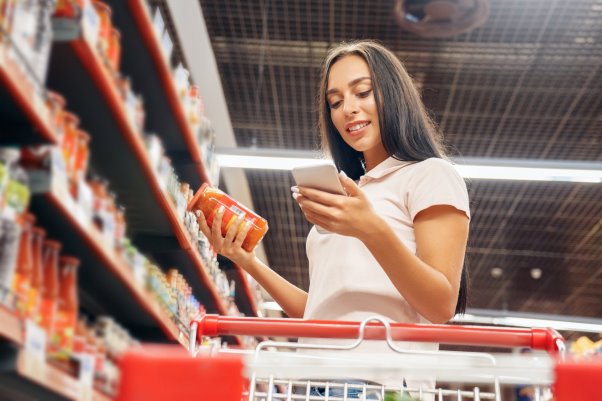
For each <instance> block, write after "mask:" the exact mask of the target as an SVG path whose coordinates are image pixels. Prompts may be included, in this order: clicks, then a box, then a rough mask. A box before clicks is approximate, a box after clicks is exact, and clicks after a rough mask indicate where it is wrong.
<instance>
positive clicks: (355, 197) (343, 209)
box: [291, 173, 380, 238]
mask: <svg viewBox="0 0 602 401" xmlns="http://www.w3.org/2000/svg"><path fill="white" fill-rule="evenodd" d="M339 180H340V181H341V184H342V185H343V188H344V189H345V192H347V196H345V195H336V194H331V193H329V192H324V191H320V190H318V189H313V188H308V187H292V188H291V190H292V191H293V198H295V200H296V201H297V203H298V204H299V206H300V207H301V211H302V212H303V214H304V215H305V218H306V219H307V220H308V221H309V222H310V223H312V224H315V225H318V226H320V227H322V228H324V229H325V230H328V231H330V232H333V233H336V234H340V235H347V236H351V237H356V238H360V237H361V236H364V235H369V233H370V231H371V230H372V227H373V226H374V223H375V222H376V221H378V220H380V218H379V217H378V216H377V215H376V213H375V212H374V209H373V207H372V204H370V201H369V200H368V198H366V196H365V195H364V193H363V192H362V190H361V189H360V188H359V187H358V186H357V184H356V183H355V182H354V181H353V180H352V179H351V178H349V177H347V176H346V175H345V173H341V174H339Z"/></svg>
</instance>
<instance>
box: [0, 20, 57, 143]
mask: <svg viewBox="0 0 602 401" xmlns="http://www.w3.org/2000/svg"><path fill="white" fill-rule="evenodd" d="M18 57H19V54H18V52H17V51H15V49H14V47H12V45H11V44H10V42H9V41H8V38H6V37H5V36H4V34H3V33H2V32H1V31H0V121H1V122H2V136H1V140H0V144H18V145H28V144H35V143H40V142H51V143H55V142H56V141H57V138H56V136H55V135H54V131H53V128H52V124H51V123H50V112H49V111H48V109H47V108H46V106H45V103H44V98H43V93H42V89H39V88H36V87H35V86H34V85H32V84H31V83H30V82H29V81H28V79H27V78H26V76H25V74H24V73H23V72H22V71H21V68H20V67H19V64H18V62H17V61H16V60H17V59H18ZM21 64H23V62H21Z"/></svg>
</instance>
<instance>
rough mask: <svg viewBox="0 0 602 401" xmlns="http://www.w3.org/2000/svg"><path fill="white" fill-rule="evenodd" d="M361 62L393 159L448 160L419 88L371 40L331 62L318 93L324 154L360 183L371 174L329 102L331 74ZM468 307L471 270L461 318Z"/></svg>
mask: <svg viewBox="0 0 602 401" xmlns="http://www.w3.org/2000/svg"><path fill="white" fill-rule="evenodd" d="M349 55H356V56H359V57H361V58H362V59H363V60H364V61H365V62H366V64H368V68H369V70H370V77H371V80H372V89H373V91H374V99H375V101H376V108H377V110H378V120H379V129H380V135H381V140H382V143H383V146H384V148H385V150H386V151H387V154H389V156H392V157H394V158H395V159H398V160H403V161H416V162H418V161H423V160H426V159H428V158H431V157H438V158H442V159H447V157H446V155H445V149H444V146H443V141H442V136H441V134H440V132H439V130H438V129H437V126H436V125H435V123H434V122H433V120H432V119H431V118H430V116H429V114H428V113H427V110H426V108H425V106H424V104H423V102H422V99H421V98H420V94H419V92H418V90H417V89H416V86H415V85H414V82H413V80H412V78H411V77H410V75H409V74H408V72H407V71H406V69H405V68H404V67H403V65H402V63H401V61H399V59H398V58H397V57H396V56H395V54H393V53H392V52H391V51H390V50H388V49H387V48H385V47H384V46H382V45H381V44H379V43H376V42H374V41H369V40H363V41H356V42H349V43H341V44H340V45H338V46H337V47H335V48H333V49H332V50H331V51H330V52H329V53H328V56H327V57H326V60H325V62H324V65H323V68H322V74H321V79H320V89H319V93H318V113H319V114H318V118H319V120H318V126H319V129H320V137H321V141H322V149H323V150H324V151H325V152H326V153H330V155H331V157H332V159H333V161H334V163H335V165H336V166H337V168H338V169H339V170H343V171H345V173H346V174H347V176H349V177H350V178H352V179H354V180H358V179H359V178H360V176H362V175H363V174H364V173H365V169H364V158H363V154H362V152H358V151H356V150H355V149H353V148H352V147H351V146H349V145H347V143H345V141H344V140H343V138H342V137H341V135H340V133H339V132H338V131H337V129H336V127H335V126H334V123H333V122H332V119H331V117H330V105H329V103H328V100H327V98H326V91H327V90H328V78H329V74H330V69H331V68H332V66H333V65H334V64H335V63H336V62H337V61H338V60H340V59H342V58H343V57H345V56H349ZM467 303H468V268H467V266H466V265H465V266H464V268H463V269H462V279H461V282H460V291H459V294H458V302H457V303H456V313H464V311H465V310H466V305H467Z"/></svg>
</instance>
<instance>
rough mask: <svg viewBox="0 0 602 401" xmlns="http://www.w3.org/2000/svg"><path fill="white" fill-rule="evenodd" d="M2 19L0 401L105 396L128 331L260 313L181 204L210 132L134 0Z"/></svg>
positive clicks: (166, 42) (145, 337)
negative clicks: (207, 317)
mask: <svg viewBox="0 0 602 401" xmlns="http://www.w3.org/2000/svg"><path fill="white" fill-rule="evenodd" d="M0 28H1V31H0V35H1V36H0V133H1V135H0V212H1V213H0V214H1V218H2V219H1V227H0V228H1V229H0V239H1V241H0V244H1V249H0V255H1V256H0V269H1V274H0V289H1V299H0V301H1V305H0V337H1V338H2V340H1V346H2V353H1V354H0V358H1V361H2V364H3V366H5V367H6V369H4V370H3V373H2V374H1V375H0V388H1V390H0V394H2V396H0V398H1V399H5V398H6V399H13V398H15V397H16V398H18V399H30V398H33V399H36V397H37V398H41V399H44V400H47V399H73V400H79V399H97V400H101V399H111V398H113V397H114V396H115V392H116V386H117V383H118V378H119V368H118V360H119V358H120V357H121V356H122V354H123V353H124V351H125V350H127V349H130V348H132V347H137V346H138V345H139V344H140V341H153V342H165V343H175V344H177V343H180V344H182V346H183V347H186V346H187V342H188V331H189V324H190V321H191V319H194V318H197V317H199V316H200V315H201V314H203V313H205V312H209V313H219V314H223V315H232V316H238V315H240V314H241V313H244V314H247V315H251V316H256V315H257V306H256V299H255V297H256V294H255V291H254V290H253V289H252V284H250V283H247V282H246V276H245V275H243V274H242V273H240V271H238V270H237V269H236V267H234V266H229V267H228V266H225V265H224V264H222V265H221V266H220V265H219V264H218V261H217V258H216V256H215V255H214V254H213V252H212V250H210V249H209V245H208V243H207V241H206V239H205V238H203V237H202V235H201V236H200V235H199V230H198V226H197V225H196V219H195V218H194V217H193V216H192V214H191V213H190V212H187V211H186V202H187V200H188V198H190V197H191V196H192V194H193V193H194V191H195V190H196V189H198V188H199V187H200V185H201V184H202V183H204V182H209V183H214V184H215V185H217V183H218V180H219V176H218V174H219V169H218V167H217V164H216V162H215V157H214V153H213V142H214V135H215V134H214V132H213V129H212V128H211V123H210V121H209V120H208V119H207V117H206V116H205V115H204V112H203V104H202V99H201V97H200V94H199V92H198V87H196V86H195V85H193V83H192V81H191V80H190V79H189V76H188V73H187V71H186V70H185V68H184V67H183V66H182V65H181V64H179V65H176V66H172V65H171V61H170V55H171V52H172V47H173V45H172V44H171V40H170V38H169V33H168V32H167V31H166V30H165V26H164V21H163V18H162V14H161V11H160V10H159V9H158V8H156V7H153V8H151V7H150V6H149V5H148V4H147V3H146V2H145V1H143V0H142V1H129V2H122V1H115V2H111V3H110V4H108V3H105V2H100V1H94V2H88V1H82V2H79V1H78V2H72V1H60V2H58V3H57V2H55V1H47V0H40V1H38V0H35V1H33V0H31V1H14V0H10V1H8V0H6V1H2V2H0ZM132 60H134V61H135V62H132ZM172 159H173V160H176V162H175V163H174V162H172ZM226 269H227V271H226ZM237 301H238V302H237ZM223 340H224V341H226V342H227V343H229V344H230V346H235V347H241V346H243V347H244V346H249V345H250V343H249V341H253V340H252V339H251V338H250V337H242V336H228V337H224V339H223ZM216 342H217V343H220V342H221V340H219V339H217V340H216Z"/></svg>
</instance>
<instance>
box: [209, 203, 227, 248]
mask: <svg viewBox="0 0 602 401" xmlns="http://www.w3.org/2000/svg"><path fill="white" fill-rule="evenodd" d="M223 216H224V207H223V206H220V207H219V209H218V211H217V213H215V217H213V224H212V225H211V237H210V238H211V242H212V245H213V247H214V248H216V251H217V252H219V250H220V249H221V243H222V240H223V237H222V217H223ZM218 244H219V247H218V246H217V245H218Z"/></svg>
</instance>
